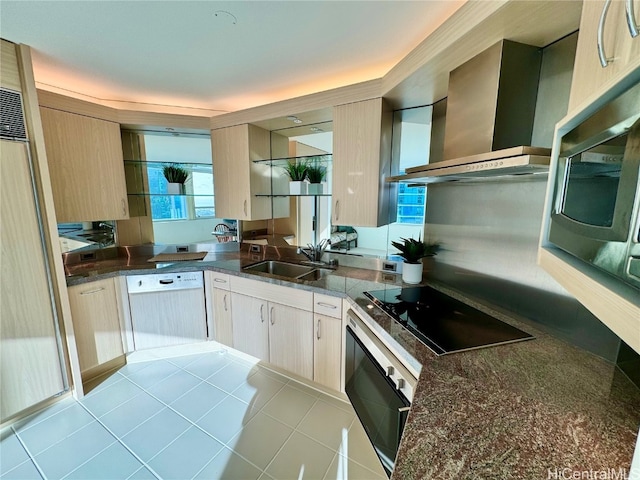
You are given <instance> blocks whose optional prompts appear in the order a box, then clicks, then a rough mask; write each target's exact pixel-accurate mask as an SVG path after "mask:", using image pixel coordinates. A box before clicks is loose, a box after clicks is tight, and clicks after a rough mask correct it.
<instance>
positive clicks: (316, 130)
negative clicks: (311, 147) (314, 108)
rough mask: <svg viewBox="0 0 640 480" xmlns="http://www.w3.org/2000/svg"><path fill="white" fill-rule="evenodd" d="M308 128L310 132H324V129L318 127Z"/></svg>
mask: <svg viewBox="0 0 640 480" xmlns="http://www.w3.org/2000/svg"><path fill="white" fill-rule="evenodd" d="M309 130H311V131H312V132H324V130H322V129H321V128H318V127H311V128H310V129H309Z"/></svg>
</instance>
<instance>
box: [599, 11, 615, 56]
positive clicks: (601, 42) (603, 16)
mask: <svg viewBox="0 0 640 480" xmlns="http://www.w3.org/2000/svg"><path fill="white" fill-rule="evenodd" d="M609 5H611V0H606V1H605V2H604V7H602V14H600V22H599V23H598V58H599V59H600V65H601V66H602V68H606V67H607V65H608V64H609V63H611V62H612V61H613V59H612V58H610V57H607V54H606V53H605V51H604V24H605V22H606V21H607V12H608V11H609Z"/></svg>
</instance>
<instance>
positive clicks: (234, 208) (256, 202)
mask: <svg viewBox="0 0 640 480" xmlns="http://www.w3.org/2000/svg"><path fill="white" fill-rule="evenodd" d="M211 153H212V156H213V182H214V192H215V202H216V215H217V216H218V217H220V218H223V217H224V218H237V219H240V220H264V219H269V218H277V217H286V216H289V211H288V202H277V203H276V205H277V206H278V208H277V209H276V211H274V209H273V208H272V198H270V197H267V196H260V197H258V196H256V195H258V194H269V193H270V192H271V172H270V169H269V165H267V164H265V163H255V161H256V160H267V159H269V158H271V136H270V132H269V131H268V130H265V129H263V128H259V127H256V126H255V125H250V124H243V125H236V126H233V127H226V128H220V129H216V130H211Z"/></svg>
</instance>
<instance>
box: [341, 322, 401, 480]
mask: <svg viewBox="0 0 640 480" xmlns="http://www.w3.org/2000/svg"><path fill="white" fill-rule="evenodd" d="M346 346H347V349H346V368H345V369H346V377H345V380H346V386H345V389H346V392H347V395H348V396H349V400H351V404H352V405H353V408H354V410H355V411H356V413H357V414H358V417H359V419H360V422H361V423H362V426H363V427H364V429H365V431H366V432H367V435H368V436H369V440H371V443H372V444H373V447H374V449H375V451H376V453H377V454H378V457H379V458H380V461H381V462H382V466H383V467H384V469H385V470H386V472H387V474H389V475H390V474H391V471H392V470H393V466H394V463H395V458H396V454H397V453H398V446H399V444H400V438H401V436H402V430H403V429H404V424H405V422H406V417H407V411H408V408H407V407H409V405H410V404H409V401H408V400H407V399H406V398H405V396H404V395H402V393H400V392H399V391H398V390H397V389H396V388H395V385H394V384H393V383H392V382H391V381H390V380H389V379H388V378H387V376H386V374H385V372H384V371H383V370H382V368H381V367H380V365H378V363H377V362H376V361H375V360H374V359H373V358H372V357H371V355H370V354H369V352H368V351H367V350H366V348H365V347H364V346H363V345H362V343H361V342H360V340H358V338H357V337H356V336H355V334H354V333H353V331H352V330H351V328H350V327H347V339H346Z"/></svg>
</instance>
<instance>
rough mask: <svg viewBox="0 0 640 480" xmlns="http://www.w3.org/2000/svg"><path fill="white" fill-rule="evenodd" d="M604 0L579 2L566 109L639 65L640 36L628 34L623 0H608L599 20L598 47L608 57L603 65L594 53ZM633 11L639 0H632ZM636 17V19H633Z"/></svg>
mask: <svg viewBox="0 0 640 480" xmlns="http://www.w3.org/2000/svg"><path fill="white" fill-rule="evenodd" d="M606 3H607V2H606V1H605V0H589V1H588V2H584V3H583V6H582V17H581V20H580V32H579V34H578V47H577V50H576V62H575V67H574V71H573V81H572V84H571V95H570V98H569V111H572V110H573V109H575V108H577V107H579V106H580V105H581V104H583V102H587V101H589V100H590V98H591V97H592V96H594V95H597V94H598V92H599V90H600V87H602V86H604V85H605V84H608V83H612V82H615V81H616V80H617V79H618V78H620V76H621V75H624V74H625V73H626V72H628V71H630V69H631V68H634V66H640V36H638V37H635V38H632V37H631V34H630V32H629V28H628V25H627V20H626V15H625V13H626V12H625V3H626V0H612V1H611V3H610V4H609V8H608V11H607V14H606V17H605V21H604V23H603V30H602V44H601V45H602V49H603V51H604V54H605V56H606V57H607V58H608V59H609V63H608V64H607V65H606V67H603V66H602V65H601V64H600V59H599V56H598V29H599V26H600V20H601V18H602V14H603V11H604V7H605V4H606ZM634 4H635V11H636V15H639V14H640V0H634ZM638 22H640V20H638V19H636V23H638Z"/></svg>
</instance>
